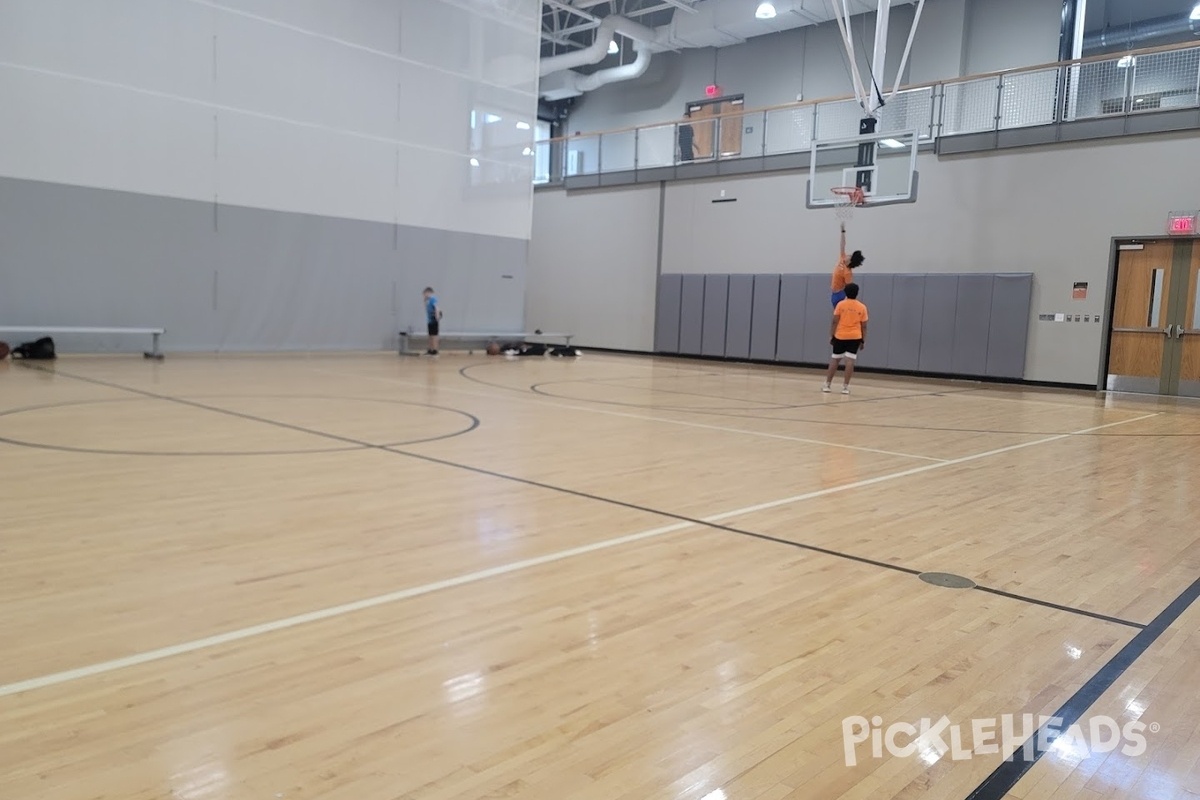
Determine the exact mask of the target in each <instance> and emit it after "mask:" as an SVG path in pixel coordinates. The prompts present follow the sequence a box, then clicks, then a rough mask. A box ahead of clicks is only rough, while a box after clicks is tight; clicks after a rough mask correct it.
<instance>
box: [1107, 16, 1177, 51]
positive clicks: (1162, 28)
mask: <svg viewBox="0 0 1200 800" xmlns="http://www.w3.org/2000/svg"><path fill="white" fill-rule="evenodd" d="M1197 33H1200V20H1195V19H1189V18H1188V15H1187V14H1186V13H1185V14H1179V15H1173V16H1170V17H1158V18H1156V19H1148V20H1146V21H1145V22H1139V23H1137V24H1136V25H1132V26H1129V27H1122V28H1107V29H1105V30H1102V31H1096V32H1095V33H1089V34H1087V35H1086V36H1084V37H1083V52H1084V53H1088V52H1095V51H1096V50H1108V49H1111V48H1115V49H1120V50H1130V49H1133V48H1134V47H1135V46H1137V45H1139V44H1142V43H1143V42H1150V41H1154V40H1155V39H1166V38H1168V37H1171V36H1179V35H1180V34H1191V35H1193V36H1195V35H1197Z"/></svg>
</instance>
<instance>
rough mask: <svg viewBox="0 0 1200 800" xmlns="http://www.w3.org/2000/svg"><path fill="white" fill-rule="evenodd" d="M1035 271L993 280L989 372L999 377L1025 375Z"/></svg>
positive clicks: (997, 277) (998, 276)
mask: <svg viewBox="0 0 1200 800" xmlns="http://www.w3.org/2000/svg"><path fill="white" fill-rule="evenodd" d="M1032 297H1033V275H1031V274H1004V275H997V276H995V280H994V282H993V284H992V317H991V326H990V329H989V331H988V353H987V374H988V375H989V376H992V377H998V378H1021V377H1024V375H1025V345H1026V340H1027V339H1028V337H1029V313H1030V312H1029V306H1030V301H1031V299H1032Z"/></svg>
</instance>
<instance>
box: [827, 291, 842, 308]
mask: <svg viewBox="0 0 1200 800" xmlns="http://www.w3.org/2000/svg"><path fill="white" fill-rule="evenodd" d="M830 299H831V300H832V301H833V307H834V308H837V304H838V303H840V302H842V301H843V300H845V299H846V292H845V290H843V291H840V292H834V293H833V295H832V296H831V297H830Z"/></svg>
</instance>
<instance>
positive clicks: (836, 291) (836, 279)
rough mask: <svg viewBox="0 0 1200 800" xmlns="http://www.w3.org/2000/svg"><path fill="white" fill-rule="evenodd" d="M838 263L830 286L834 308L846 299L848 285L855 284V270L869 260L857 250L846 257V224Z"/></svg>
mask: <svg viewBox="0 0 1200 800" xmlns="http://www.w3.org/2000/svg"><path fill="white" fill-rule="evenodd" d="M838 252H839V255H838V263H837V266H836V267H834V268H833V281H832V282H831V284H830V286H829V290H830V293H831V294H830V299H831V300H832V301H833V306H834V308H837V304H838V303H840V302H842V301H843V300H845V299H846V284H848V283H853V282H854V272H853V270H854V269H856V268H858V267H861V266H862V263H863V262H864V261H866V260H867V259H866V258H865V257H864V256H863V254H862V250H855V251H854V252H853V253H851V254H850V255H849V256H847V255H846V224H845V223H844V222H843V223H842V247H841V250H839V251H838Z"/></svg>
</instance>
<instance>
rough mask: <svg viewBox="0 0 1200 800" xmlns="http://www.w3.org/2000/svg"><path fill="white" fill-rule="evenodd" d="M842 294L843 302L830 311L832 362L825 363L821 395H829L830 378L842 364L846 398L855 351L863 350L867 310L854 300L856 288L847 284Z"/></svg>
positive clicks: (843, 391) (865, 342) (865, 339)
mask: <svg viewBox="0 0 1200 800" xmlns="http://www.w3.org/2000/svg"><path fill="white" fill-rule="evenodd" d="M845 291H846V299H845V300H843V301H841V302H840V303H838V304H837V307H836V308H834V309H833V324H832V325H831V326H830V328H829V335H830V337H831V338H830V340H829V343H830V344H831V345H833V359H832V360H831V361H830V362H829V372H827V373H826V374H825V385H824V386H823V387H822V388H821V391H822V392H828V391H831V386H832V384H833V377H834V376H835V375H837V368H838V362H839V361H842V360H844V361H845V362H846V380H845V383H843V384H842V394H850V378H852V377H853V376H854V362H855V361H856V360H857V359H858V351H860V350H862V349H863V348H864V347H866V346H867V307H866V306H865V305H863V304H862V303H860V302H859V300H858V284H857V283H847V284H846V289H845Z"/></svg>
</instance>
